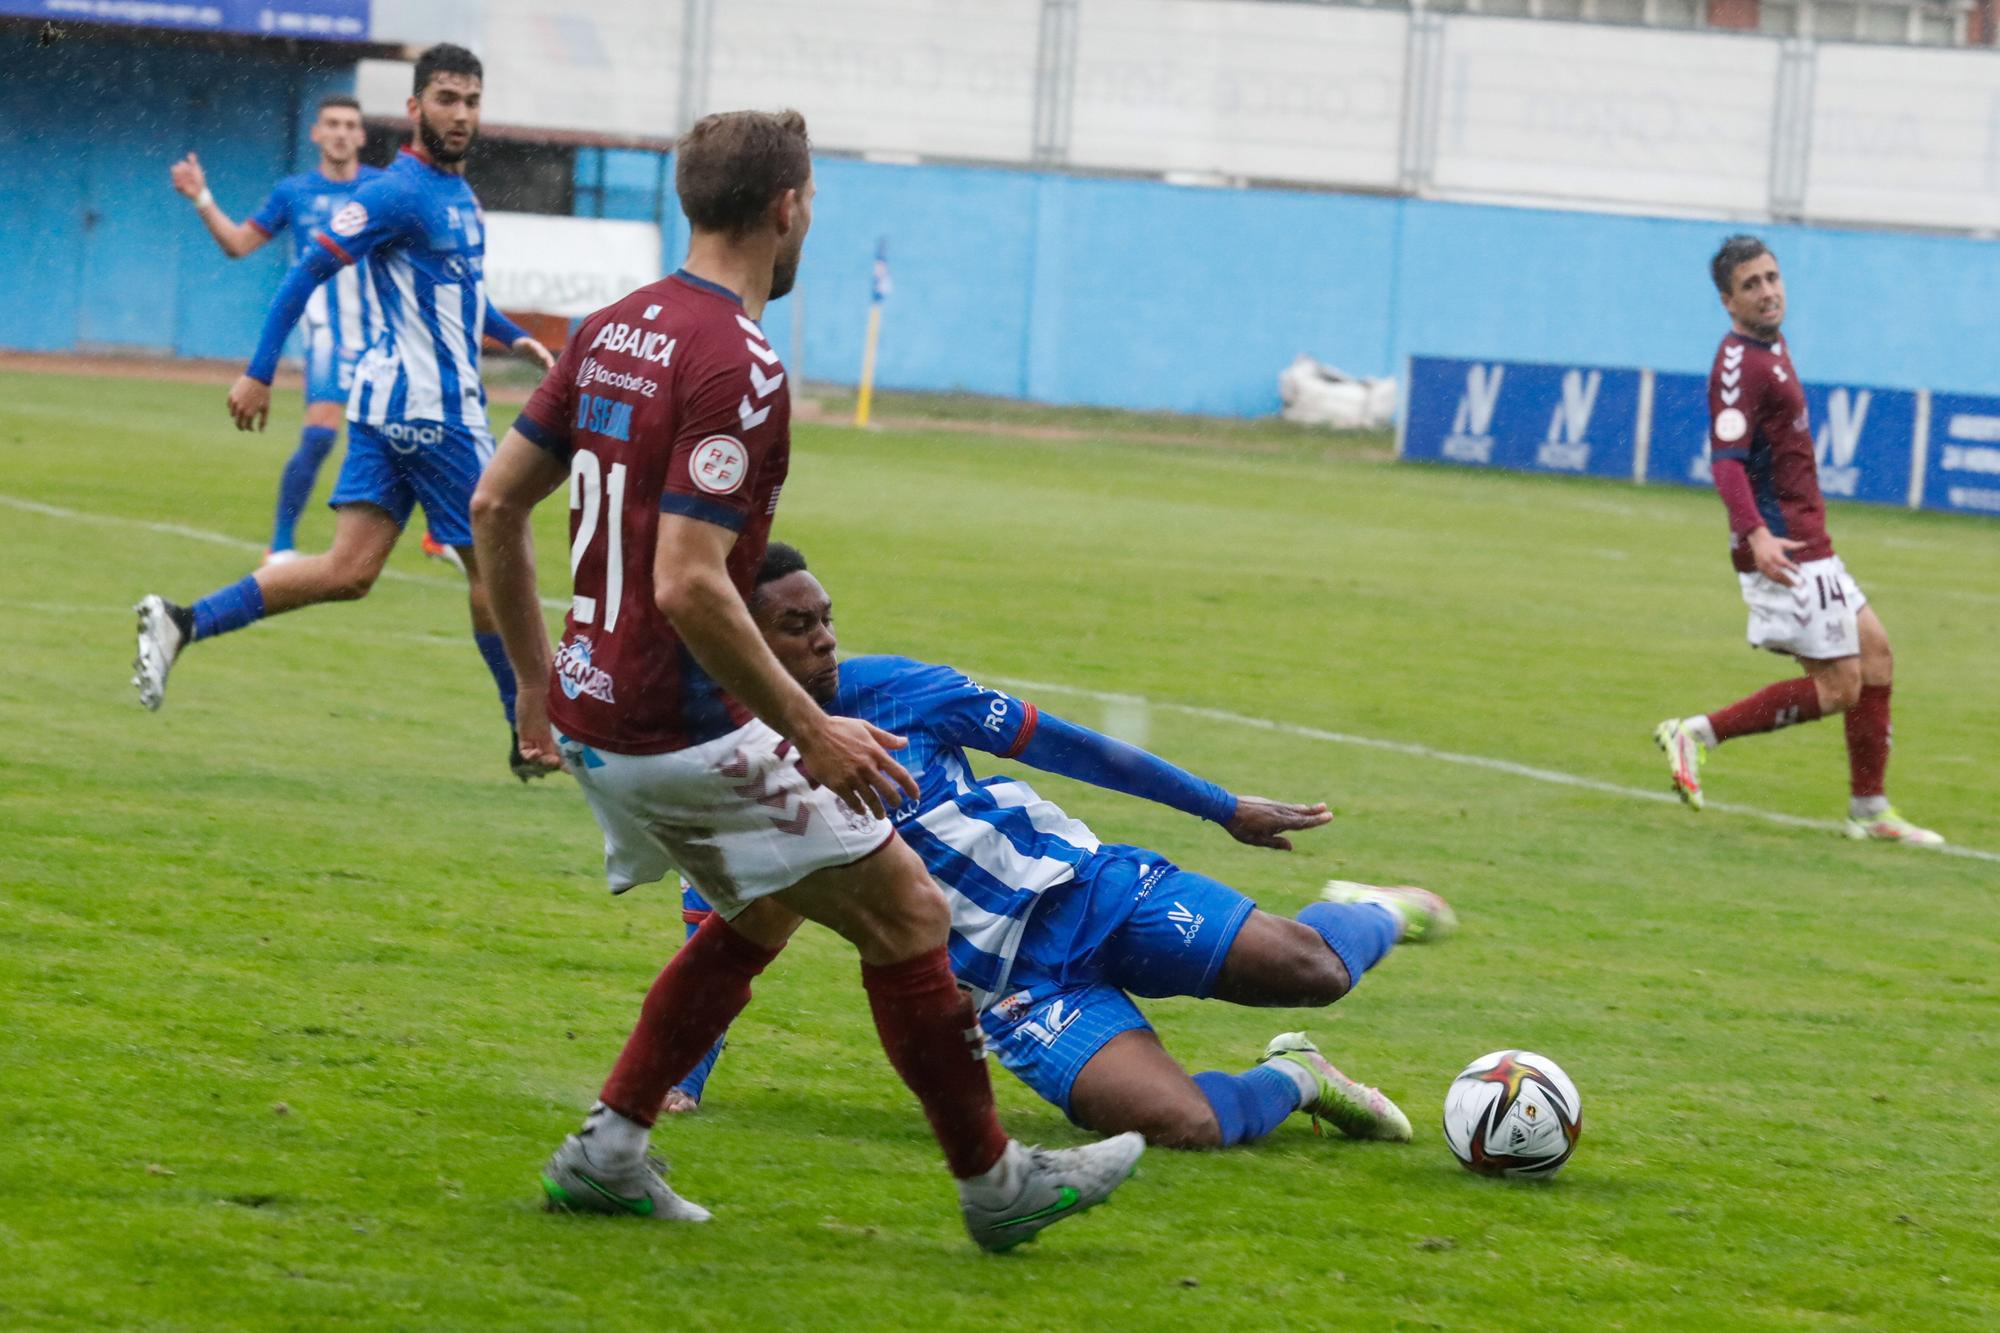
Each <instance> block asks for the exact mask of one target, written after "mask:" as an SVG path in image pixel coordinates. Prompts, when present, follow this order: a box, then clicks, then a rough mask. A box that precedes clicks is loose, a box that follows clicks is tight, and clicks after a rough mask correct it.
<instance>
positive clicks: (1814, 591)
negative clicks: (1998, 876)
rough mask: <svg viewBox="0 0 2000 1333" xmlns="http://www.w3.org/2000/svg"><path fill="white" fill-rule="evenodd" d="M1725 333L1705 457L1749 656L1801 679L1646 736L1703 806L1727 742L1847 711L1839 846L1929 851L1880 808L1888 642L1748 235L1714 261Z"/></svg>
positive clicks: (1772, 265) (1760, 247)
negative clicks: (1842, 545)
mask: <svg viewBox="0 0 2000 1333" xmlns="http://www.w3.org/2000/svg"><path fill="white" fill-rule="evenodd" d="M1709 275H1710V277H1712V278H1713V279H1714V281H1715V289H1716V291H1717V292H1719V293H1720V294H1721V296H1722V308H1723V309H1724V310H1727V311H1728V312H1729V319H1730V331H1729V334H1728V336H1727V337H1725V338H1724V339H1723V340H1722V347H1721V350H1719V351H1718V352H1717V353H1716V355H1715V366H1714V368H1713V369H1712V370H1710V371H1709V376H1708V413H1709V440H1708V449H1709V460H1710V464H1711V466H1712V469H1713V472H1714V477H1715V489H1716V490H1717V491H1718V492H1720V494H1721V496H1722V503H1723V505H1724V507H1725V508H1727V509H1728V511H1729V547H1730V556H1731V558H1732V559H1733V561H1734V562H1735V565H1736V577H1737V580H1738V582H1739V583H1741V585H1742V588H1743V600H1744V601H1745V602H1746V603H1748V604H1749V607H1750V628H1749V636H1750V646H1751V647H1752V648H1768V649H1770V650H1771V651H1772V652H1775V653H1785V654H1788V655H1790V656H1791V657H1794V658H1796V659H1797V660H1798V663H1799V665H1800V666H1801V667H1803V668H1804V670H1805V675H1803V676H1802V677H1799V678H1798V679H1795V680H1784V681H1779V682H1778V683H1777V684H1775V685H1767V686H1765V687H1764V688H1763V689H1761V690H1759V691H1757V692H1756V693H1755V694H1753V695H1751V696H1750V697H1749V698H1747V699H1739V700H1737V701H1736V702H1735V703H1733V704H1730V705H1729V706H1728V707H1726V708H1719V709H1717V710H1716V711H1714V712H1712V713H1709V714H1706V715H1700V714H1697V715H1696V716H1694V717H1685V718H1668V719H1667V720H1666V721H1665V722H1662V723H1660V725H1659V726H1658V727H1656V728H1655V729H1654V731H1653V740H1654V742H1655V743H1656V744H1658V745H1659V747H1660V748H1661V749H1662V750H1664V751H1666V754H1667V766H1668V771H1669V773H1670V774H1671V776H1672V780H1673V784H1674V790H1675V791H1677V792H1679V793H1680V797H1681V799H1682V800H1683V801H1685V802H1686V803H1687V804H1688V805H1689V806H1691V807H1693V808H1694V809H1696V810H1699V809H1701V805H1702V789H1701V765H1702V760H1703V758H1704V756H1705V755H1706V754H1707V751H1708V750H1709V749H1710V748H1711V747H1713V746H1716V745H1720V744H1721V743H1722V742H1724V741H1726V740H1733V739H1734V738H1736V737H1738V736H1751V735H1755V734H1757V733H1758V732H1764V731H1776V730H1777V729H1778V728H1780V727H1788V726H1791V725H1792V724H1793V723H1795V722H1811V721H1814V720H1815V719H1818V718H1822V717H1831V716H1832V715H1833V714H1835V713H1842V714H1845V715H1846V718H1845V722H1846V727H1847V771H1848V783H1849V791H1850V793H1851V795H1850V797H1849V801H1848V810H1847V836H1848V837H1850V838H1879V839H1882V840H1884V841H1888V842H1904V843H1912V844H1915V845H1917V846H1922V847H1935V846H1938V845H1939V844H1941V843H1943V841H1944V839H1943V838H1942V837H1940V836H1938V835H1937V834H1936V833H1933V832H1931V830H1929V829H1926V828H1919V827H1917V826H1916V825H1915V824H1912V823H1911V822H1910V821H1909V820H1907V819H1905V818H1903V817H1902V816H1901V815H1900V814H1898V813H1897V812H1896V810H1895V808H1894V807H1893V806H1891V805H1890V804H1889V797H1888V793H1887V788H1886V786H1885V778H1886V776H1887V774H1888V770H1889V689H1890V685H1891V681H1892V677H1893V669H1892V668H1893V665H1894V659H1893V658H1892V657H1891V655H1890V652H1889V635H1888V632H1887V631H1886V630H1884V629H1883V628H1882V622H1881V621H1880V620H1878V619H1877V618H1876V616H1875V609H1874V608H1873V607H1871V606H1869V605H1868V599H1867V598H1866V597H1864V596H1862V593H1861V589H1860V588H1859V587H1858V586H1857V585H1856V584H1855V582H1854V580H1853V578H1851V577H1850V576H1849V575H1848V573H1847V567H1846V566H1845V565H1843V564H1842V563H1841V560H1840V557H1839V556H1837V555H1835V554H1834V553H1833V540H1832V538H1830V537H1829V536H1828V535H1827V531H1826V503H1825V501H1823V500H1822V499H1821V498H1820V493H1819V465H1818V460H1817V454H1816V452H1815V450H1814V447H1813V437H1812V426H1811V423H1810V422H1809V421H1808V420H1807V417H1806V395H1805V390H1804V388H1803V387H1802V386H1801V385H1800V384H1799V376H1798V372H1797V371H1796V370H1794V369H1793V367H1792V358H1791V353H1790V352H1788V351H1787V350H1786V349H1785V344H1784V343H1783V342H1781V341H1779V335H1780V329H1781V327H1782V325H1783V324H1784V320H1785V283H1784V279H1783V278H1782V277H1780V276H1779V273H1778V261H1777V258H1776V257H1775V256H1774V255H1772V253H1771V252H1770V251H1769V250H1768V249H1766V248H1765V246H1764V243H1763V242H1762V241H1760V240H1758V239H1757V238H1756V237H1754V236H1731V237H1730V238H1729V239H1728V240H1726V241H1724V242H1723V243H1722V248H1721V249H1720V250H1718V251H1716V254H1715V258H1714V259H1713V260H1711V261H1710V263H1709Z"/></svg>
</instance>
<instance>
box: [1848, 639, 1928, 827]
mask: <svg viewBox="0 0 2000 1333" xmlns="http://www.w3.org/2000/svg"><path fill="white" fill-rule="evenodd" d="M1855 628H1856V629H1857V630H1858V631H1859V638H1860V641H1861V656H1860V658H1859V659H1858V660H1859V663H1860V670H1859V674H1860V687H1859V689H1858V690H1857V691H1856V693H1855V698H1854V701H1853V703H1852V704H1850V705H1849V706H1848V708H1847V709H1846V710H1845V715H1844V717H1843V718H1842V721H1843V722H1844V723H1845V725H1846V729H1847V773H1848V791H1849V798H1848V807H1847V824H1846V832H1847V836H1848V837H1850V838H1855V839H1876V840H1879V841H1883V842H1901V843H1908V844H1909V845H1911V846H1914V847H1935V846H1938V845H1940V844H1942V843H1943V842H1944V839H1943V837H1941V836H1940V835H1938V834H1937V833H1935V832H1933V831H1931V830H1930V829H1927V828H1919V827H1918V826H1917V825H1915V824H1912V823H1911V822H1910V821H1909V820H1907V819H1905V818H1903V817H1902V816H1901V815H1900V814H1898V813H1896V809H1895V807H1894V806H1892V805H1890V804H1889V795H1888V786H1887V778H1888V773H1889V747H1890V737H1891V732H1890V725H1889V694H1890V690H1891V687H1892V686H1893V685H1894V684H1895V674H1896V657H1895V653H1894V652H1893V651H1892V650H1891V648H1890V646H1889V632H1888V631H1887V630H1886V629H1884V628H1883V627H1882V622H1881V620H1880V619H1879V618H1877V616H1876V615H1875V608H1874V607H1872V606H1864V607H1862V608H1861V610H1860V612H1859V613H1858V614H1857V615H1856V616H1855Z"/></svg>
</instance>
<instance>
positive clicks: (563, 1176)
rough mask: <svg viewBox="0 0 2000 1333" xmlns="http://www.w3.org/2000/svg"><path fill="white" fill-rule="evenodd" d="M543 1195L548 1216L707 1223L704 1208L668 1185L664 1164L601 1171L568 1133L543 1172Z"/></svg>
mask: <svg viewBox="0 0 2000 1333" xmlns="http://www.w3.org/2000/svg"><path fill="white" fill-rule="evenodd" d="M542 1193H544V1194H546V1195H548V1199H549V1202H548V1207H549V1211H550V1212H567V1213H610V1214H612V1215H613V1216H628V1215H629V1216H632V1217H650V1218H655V1219H658V1220H660V1221H666V1222H706V1221H708V1219H709V1211H708V1209H706V1208H704V1207H702V1206H701V1205H700V1204H698V1203H692V1202H690V1201H689V1200H687V1199H683V1198H682V1197H681V1196H680V1195H678V1194H676V1193H674V1192H673V1190H672V1189H670V1188H668V1186H667V1171H666V1163H664V1162H662V1161H661V1160H660V1159H659V1158H657V1157H635V1158H633V1159H631V1160H630V1161H629V1162H625V1163H622V1164H619V1165H613V1166H600V1165H599V1164H598V1163H596V1162H594V1161H592V1160H591V1158H590V1153H589V1150H587V1149H586V1148H585V1147H584V1146H583V1140H582V1139H580V1138H578V1137H577V1136H576V1135H574V1134H572V1135H570V1136H569V1137H568V1138H566V1139H564V1140H563V1143H562V1147H560V1148H558V1149H556V1154H555V1156H553V1157H551V1158H549V1162H548V1165H547V1166H545V1167H543V1168H542Z"/></svg>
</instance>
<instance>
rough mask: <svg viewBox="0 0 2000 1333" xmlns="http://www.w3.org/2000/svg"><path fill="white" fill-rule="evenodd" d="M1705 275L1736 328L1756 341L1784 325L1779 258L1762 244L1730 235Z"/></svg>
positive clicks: (1744, 237) (1711, 261) (1771, 334)
mask: <svg viewBox="0 0 2000 1333" xmlns="http://www.w3.org/2000/svg"><path fill="white" fill-rule="evenodd" d="M1708 275H1709V277H1711V278H1713V279H1714V280H1715V290H1716V291H1717V292H1718V293H1720V294H1721V296H1722V308H1723V309H1724V310H1727V311H1728V312H1729V318H1730V319H1731V321H1733V322H1734V323H1735V325H1736V327H1737V328H1739V329H1741V330H1742V331H1743V332H1745V333H1748V334H1750V335H1751V336H1752V337H1756V338H1765V339H1769V338H1775V337H1776V336H1777V334H1778V329H1779V327H1780V326H1781V325H1782V324H1784V322H1785V280H1784V279H1783V278H1782V277H1780V276H1779V275H1778V257H1777V256H1776V255H1774V254H1772V253H1771V251H1770V249H1769V248H1768V247H1766V246H1765V244H1764V243H1763V242H1762V241H1760V240H1758V239H1757V238H1756V237H1755V236H1731V237H1730V238H1729V239H1728V240H1726V241H1724V242H1723V243H1722V248H1721V249H1719V250H1717V251H1716V252H1715V258H1713V259H1711V260H1709V261H1708Z"/></svg>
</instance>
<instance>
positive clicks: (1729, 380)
mask: <svg viewBox="0 0 2000 1333" xmlns="http://www.w3.org/2000/svg"><path fill="white" fill-rule="evenodd" d="M1720 378H1721V380H1722V382H1723V384H1724V385H1725V386H1726V387H1728V388H1732V389H1733V388H1735V387H1736V386H1737V384H1738V383H1740V382H1741V381H1742V379H1743V372H1742V371H1740V370H1725V371H1723V372H1722V375H1721V377H1720Z"/></svg>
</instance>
